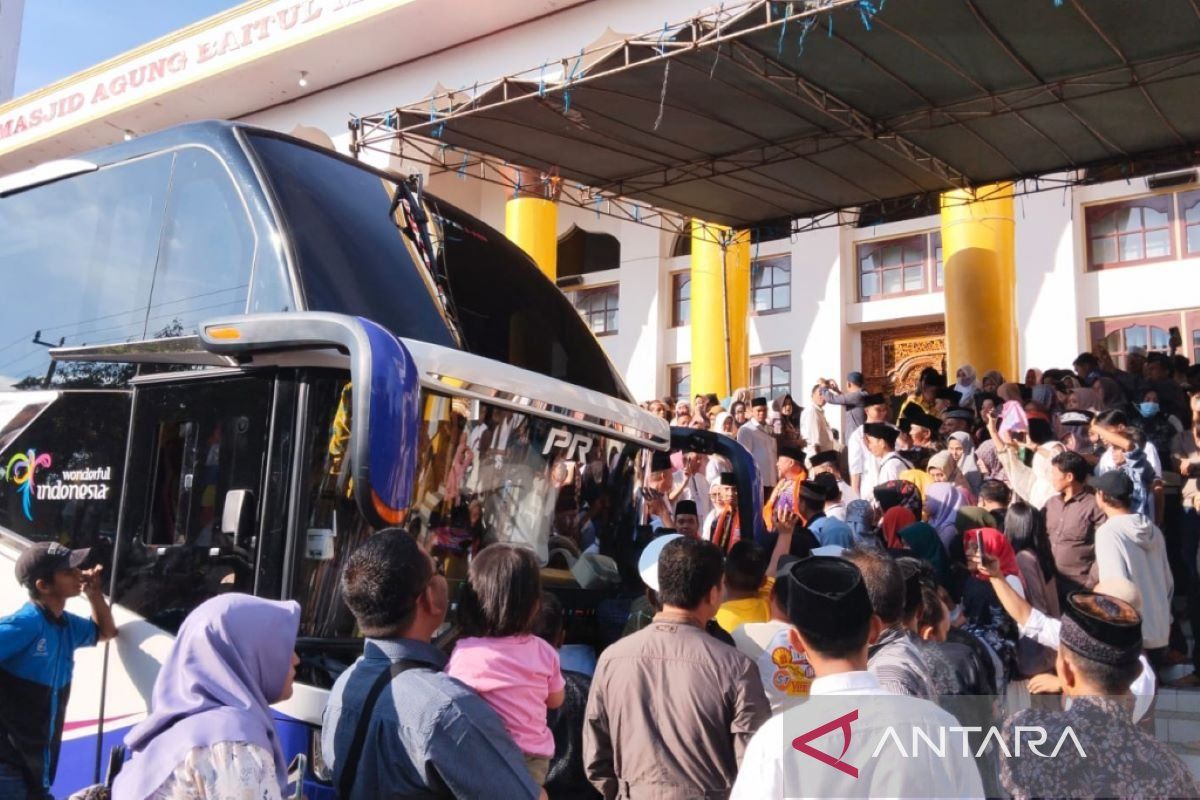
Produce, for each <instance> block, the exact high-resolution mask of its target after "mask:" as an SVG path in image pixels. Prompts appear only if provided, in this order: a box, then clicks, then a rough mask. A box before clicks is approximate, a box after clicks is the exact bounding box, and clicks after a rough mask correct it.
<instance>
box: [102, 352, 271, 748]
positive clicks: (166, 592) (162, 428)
mask: <svg viewBox="0 0 1200 800" xmlns="http://www.w3.org/2000/svg"><path fill="white" fill-rule="evenodd" d="M276 383H277V381H276V379H275V378H274V377H273V376H272V377H261V376H258V375H253V376H249V375H244V374H242V375H233V376H229V377H215V378H199V377H198V378H191V379H184V380H180V381H175V382H171V383H148V384H147V383H143V384H140V385H138V386H136V387H135V389H134V398H133V415H132V425H131V430H130V441H129V450H128V455H127V461H126V469H125V476H126V480H125V493H124V497H123V499H122V507H121V519H120V524H119V529H118V531H117V543H116V547H115V548H114V556H113V561H114V563H113V565H112V572H113V580H112V584H111V586H112V601H113V604H114V606H115V607H116V610H117V613H118V614H119V615H120V617H119V619H118V622H119V623H120V624H121V635H120V636H119V637H118V638H117V639H116V640H115V642H114V644H115V647H114V648H113V652H112V654H111V655H110V657H109V659H108V661H107V664H106V666H105V674H104V685H105V692H104V698H103V700H102V701H101V702H102V709H101V713H100V720H102V721H103V723H104V727H105V730H104V731H103V734H102V741H101V754H102V755H104V756H105V757H107V754H108V753H109V752H110V750H111V748H112V747H113V746H115V745H117V744H119V742H120V738H121V736H123V735H124V734H125V733H127V732H128V726H129V725H131V724H133V723H135V722H136V721H137V720H138V719H139V718H140V716H141V715H142V714H143V713H144V712H145V711H146V710H148V708H149V702H150V695H151V691H152V689H153V686H154V680H155V677H156V676H157V674H158V669H159V666H160V664H161V662H162V660H163V659H164V658H165V657H166V654H167V652H168V651H169V649H170V646H171V639H172V635H173V634H175V633H176V632H177V631H178V629H179V626H180V624H181V623H182V622H183V619H184V617H186V616H187V614H188V612H190V611H191V610H192V609H193V608H195V607H196V606H197V605H199V604H200V603H201V602H203V601H204V600H207V599H209V598H211V597H214V596H216V595H218V594H223V593H226V592H245V593H253V592H254V591H255V588H256V584H257V583H258V582H259V581H258V576H259V570H260V569H262V568H263V567H262V565H261V561H260V559H261V558H262V557H263V555H264V552H265V551H270V550H271V549H272V547H273V545H264V538H265V537H264V536H263V535H261V533H260V532H261V531H263V530H274V528H275V525H276V521H275V520H271V521H270V524H269V525H264V516H263V512H262V509H263V508H264V503H263V500H264V496H263V495H264V489H265V488H266V487H267V486H271V487H272V490H271V493H272V495H276V494H278V490H277V488H276V481H274V480H270V479H269V473H268V458H269V450H270V449H271V448H270V446H269V439H270V434H271V431H272V424H271V421H272V407H273V405H274V398H275V396H276V394H277V387H276ZM279 499H281V498H267V502H268V503H269V504H270V505H271V506H272V507H273V508H274V507H275V506H276V500H279ZM272 516H274V514H273V513H272ZM272 538H273V537H272ZM275 566H276V568H277V566H278V561H275ZM275 583H276V585H277V583H278V581H277V580H276V581H275ZM129 612H132V613H133V614H135V615H137V617H132V618H131V615H130V614H129Z"/></svg>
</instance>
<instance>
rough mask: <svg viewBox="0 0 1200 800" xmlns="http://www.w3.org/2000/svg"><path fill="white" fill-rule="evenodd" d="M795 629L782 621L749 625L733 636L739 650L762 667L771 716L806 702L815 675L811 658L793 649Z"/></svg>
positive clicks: (764, 688)
mask: <svg viewBox="0 0 1200 800" xmlns="http://www.w3.org/2000/svg"><path fill="white" fill-rule="evenodd" d="M791 629H792V626H791V625H789V624H787V623H786V622H781V621H779V620H774V619H773V620H771V621H769V622H747V623H746V624H745V625H739V626H738V627H737V628H736V629H734V631H733V632H732V633H731V634H730V635H731V636H732V637H733V643H734V645H735V646H736V647H737V649H738V651H739V652H741V653H743V654H745V655H746V656H747V657H748V658H750V659H751V660H752V661H754V663H755V664H756V665H758V675H759V679H760V680H761V681H762V687H763V691H764V692H766V695H767V700H769V701H771V713H772V714H778V713H779V712H780V711H783V710H785V709H788V708H791V707H792V706H794V705H797V704H799V703H803V702H804V700H805V698H806V697H808V690H809V687H810V686H811V685H812V681H813V678H814V677H815V674H814V673H813V668H812V665H811V664H809V663H808V657H807V656H805V655H804V654H803V653H801V652H800V651H798V650H796V649H795V648H794V647H792V643H791V641H790V639H789V638H788V631H790V630H791Z"/></svg>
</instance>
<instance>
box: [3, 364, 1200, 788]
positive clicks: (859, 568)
mask: <svg viewBox="0 0 1200 800" xmlns="http://www.w3.org/2000/svg"><path fill="white" fill-rule="evenodd" d="M809 398H810V402H809V405H807V406H805V407H803V408H801V407H799V406H798V405H797V404H796V402H795V401H794V399H793V398H792V397H791V396H786V395H785V396H784V397H782V398H778V399H777V400H776V401H775V402H774V403H768V401H767V400H766V399H765V398H759V397H752V396H750V394H749V393H748V392H745V391H739V392H736V393H735V394H734V396H733V397H731V398H728V399H726V400H725V402H724V403H722V402H721V401H720V399H719V398H712V397H708V396H697V397H696V398H694V400H693V401H692V402H686V401H681V402H679V403H669V402H666V401H655V402H653V403H650V404H648V408H649V409H650V410H651V411H652V412H654V413H658V414H661V415H662V416H663V417H664V418H666V419H669V420H670V421H671V422H672V423H673V424H675V425H685V426H692V427H702V428H705V429H710V430H712V431H714V432H716V433H717V434H720V435H725V436H730V437H733V438H735V439H736V440H737V442H738V443H739V444H741V445H742V447H744V448H745V450H746V451H747V452H748V453H749V455H750V456H751V457H752V458H753V460H754V462H755V464H756V467H757V469H758V473H759V476H760V477H761V479H762V483H763V485H764V494H763V498H762V503H761V507H762V513H763V520H762V522H763V527H764V528H765V529H766V531H767V533H766V534H765V535H762V536H755V537H750V536H746V537H743V531H744V530H750V529H751V528H750V526H743V525H741V521H740V520H739V519H738V514H739V508H740V505H739V504H738V503H737V502H736V501H737V497H736V486H737V483H738V482H737V480H736V476H735V475H733V474H732V472H731V471H730V470H731V467H730V465H729V464H727V463H722V461H721V459H720V458H719V457H717V456H706V455H704V454H701V453H698V452H680V453H671V454H667V453H657V454H654V455H653V457H650V458H648V459H647V463H646V465H645V490H644V492H643V495H642V496H641V497H640V498H639V499H638V500H637V502H641V503H643V504H644V505H645V515H644V520H645V523H646V524H645V526H643V527H644V529H645V532H646V533H647V534H648V536H649V538H648V541H647V542H646V543H645V546H644V547H643V548H642V549H641V550H640V554H639V555H638V557H637V565H636V566H637V570H636V572H637V576H636V579H637V580H639V581H640V584H641V585H640V587H639V590H640V594H639V596H637V597H636V598H632V602H631V603H630V602H628V600H629V599H631V598H626V600H627V602H626V605H625V606H624V608H625V609H627V613H624V614H623V616H622V619H623V621H624V630H623V631H622V635H621V636H620V637H619V638H616V639H615V641H611V642H605V643H604V644H603V646H601V647H589V646H581V645H580V644H578V643H577V642H576V641H575V640H574V639H573V637H572V635H571V631H570V627H571V620H569V619H567V618H566V616H565V615H564V613H563V607H562V604H561V602H560V600H559V598H558V597H557V596H556V595H555V594H553V593H551V592H548V591H546V589H547V588H548V586H545V585H543V580H544V577H543V576H544V569H543V565H541V564H540V563H539V561H538V559H537V557H536V556H535V554H534V552H533V551H532V550H530V549H529V548H527V547H523V546H520V545H517V544H512V543H506V542H497V543H494V544H489V545H487V546H486V547H483V548H482V549H481V550H479V552H478V553H476V554H475V555H474V556H473V557H472V558H471V559H470V563H469V567H468V574H467V577H466V581H465V584H464V585H463V587H462V590H461V591H460V592H459V593H458V594H457V597H456V598H453V602H452V592H451V588H450V585H449V583H448V582H447V580H446V578H445V576H444V574H443V573H442V566H443V565H442V563H441V561H440V560H439V559H437V558H435V557H433V556H431V555H430V553H428V552H426V551H425V550H424V549H422V547H421V546H420V545H419V543H418V540H417V539H416V538H415V537H414V536H412V535H411V534H410V533H409V532H406V531H404V530H401V529H388V530H384V531H380V532H378V533H375V534H374V535H372V536H370V537H369V538H368V539H367V540H366V541H365V542H364V543H363V544H362V545H360V546H359V547H358V548H357V549H356V550H354V552H353V553H352V554H351V555H350V556H349V558H348V560H347V561H346V563H345V564H344V566H343V568H342V571H341V574H340V584H339V585H340V596H341V600H342V601H343V602H344V603H345V604H346V606H347V607H348V609H349V610H350V612H351V613H352V614H353V616H354V619H355V621H356V625H357V630H358V631H359V632H360V633H361V634H362V636H363V637H364V646H363V654H362V656H361V657H360V658H359V659H358V660H357V661H356V662H355V663H354V664H353V665H351V666H350V667H349V668H348V669H346V670H345V671H344V672H342V673H341V675H340V677H338V678H337V680H336V683H334V685H333V687H332V689H331V691H330V696H329V699H328V703H327V705H326V707H325V709H324V714H323V725H322V728H321V739H320V743H319V747H318V748H317V749H318V752H319V755H320V758H319V761H320V772H321V774H322V775H323V776H324V777H325V778H327V779H328V780H329V781H330V782H331V783H332V785H333V786H334V787H335V790H336V792H337V795H338V796H339V797H346V798H352V797H353V798H374V797H384V796H386V797H470V798H475V797H483V796H495V797H504V798H521V797H528V798H540V797H548V798H558V797H562V798H588V797H602V798H605V800H610V799H612V798H639V797H655V798H664V799H665V800H672V799H673V798H680V800H682V799H683V798H688V799H689V800H690V799H691V798H699V797H703V798H726V797H734V798H762V797H826V796H837V797H854V796H861V797H869V796H880V795H882V796H895V797H904V796H910V797H945V796H953V797H982V796H985V795H986V796H1016V797H1027V796H1172V797H1174V796H1197V795H1200V785H1198V784H1197V782H1196V779H1195V778H1194V776H1193V775H1192V774H1191V773H1190V772H1189V771H1188V770H1187V768H1186V767H1185V766H1184V764H1183V763H1182V762H1181V761H1180V759H1179V758H1178V757H1177V756H1176V755H1175V754H1174V752H1172V751H1171V749H1170V748H1169V747H1168V746H1167V745H1166V744H1164V743H1162V742H1160V741H1158V740H1157V739H1156V738H1155V737H1154V735H1153V732H1154V731H1153V726H1152V721H1153V716H1154V698H1155V695H1156V692H1157V691H1158V688H1159V686H1161V685H1162V684H1163V683H1164V682H1167V681H1170V682H1172V683H1175V684H1178V685H1180V686H1190V685H1194V684H1196V683H1197V682H1198V681H1197V679H1196V678H1195V677H1194V673H1193V674H1191V675H1182V676H1181V673H1183V672H1185V670H1183V669H1180V667H1181V665H1186V663H1187V662H1189V661H1191V662H1193V663H1196V664H1197V665H1200V651H1198V650H1197V649H1196V648H1195V647H1194V646H1193V647H1191V648H1190V649H1189V641H1188V636H1187V635H1186V632H1187V631H1188V630H1189V629H1190V630H1192V631H1194V630H1196V627H1195V626H1196V625H1197V624H1200V581H1198V580H1197V548H1198V545H1200V486H1198V480H1200V373H1197V372H1196V371H1195V370H1194V369H1192V368H1186V367H1185V366H1183V365H1177V364H1176V363H1175V362H1174V361H1173V360H1172V359H1170V358H1168V357H1166V356H1163V355H1161V354H1150V355H1147V356H1144V357H1143V356H1141V355H1140V354H1137V353H1133V354H1130V356H1129V357H1128V362H1127V363H1126V364H1125V365H1124V369H1117V368H1116V366H1115V365H1114V364H1113V363H1112V361H1111V360H1110V359H1107V358H1106V357H1104V356H1103V354H1101V355H1100V356H1097V355H1093V354H1084V355H1081V356H1080V357H1079V358H1078V359H1077V360H1076V362H1075V364H1074V365H1073V369H1071V370H1062V369H1060V370H1048V371H1046V372H1045V373H1039V372H1037V371H1033V370H1031V371H1030V372H1029V374H1027V375H1026V376H1025V379H1024V381H1022V382H1021V383H1017V382H1011V381H1007V380H1005V378H1004V377H1003V376H1001V375H999V374H997V373H994V372H989V373H987V374H985V375H983V376H982V378H981V379H978V378H977V376H976V374H975V371H974V370H973V369H971V368H970V367H969V366H964V367H960V368H959V369H958V370H957V372H956V375H955V381H954V382H953V383H951V382H950V381H949V380H947V379H946V377H945V376H943V375H942V374H941V373H939V372H937V371H935V370H927V371H926V372H925V373H924V374H922V375H921V378H920V382H919V384H918V385H917V387H916V389H915V390H914V391H913V392H912V393H911V394H910V395H907V396H905V397H902V398H890V397H886V396H884V395H882V394H878V393H874V392H871V391H869V390H868V388H867V387H866V386H865V385H864V381H863V377H862V375H860V374H857V373H852V374H851V375H849V376H848V378H847V381H846V386H845V389H843V388H842V387H840V386H839V385H838V383H837V382H835V381H832V380H822V381H820V382H819V383H818V384H817V385H815V386H813V387H812V390H811V392H810V395H809ZM831 407H832V408H839V407H840V408H841V409H842V410H843V414H842V421H841V428H840V430H839V429H838V427H837V426H836V425H833V424H831V422H830V417H832V416H833V415H831V414H827V411H828V409H829V408H831ZM756 507H757V506H756ZM83 558H84V555H83V554H80V553H77V552H73V551H69V550H66V549H65V548H62V547H59V546H36V547H33V548H30V549H29V550H28V551H27V552H26V555H24V556H22V560H21V562H19V563H18V578H19V580H20V581H21V583H22V584H23V585H25V586H26V587H27V588H28V589H29V592H30V598H31V599H30V603H29V605H28V606H27V607H26V608H24V609H22V610H21V611H20V612H18V613H17V614H16V615H14V616H12V617H7V618H4V619H3V620H0V666H2V667H3V668H4V670H5V671H6V672H11V671H13V670H14V669H17V667H16V666H14V665H16V664H18V662H20V660H21V659H34V656H33V654H32V653H31V652H30V647H31V646H32V643H33V642H34V641H35V638H36V636H37V635H38V634H39V633H40V634H41V635H43V636H49V637H50V639H49V640H50V641H54V642H58V645H57V649H56V650H55V652H54V654H52V659H53V661H52V662H49V661H47V662H45V663H47V664H48V663H53V664H54V669H56V670H59V672H58V673H56V678H55V681H57V683H54V681H52V682H51V683H52V684H53V686H52V688H54V687H58V688H61V687H63V686H66V687H67V688H68V689H69V683H70V659H71V653H72V651H73V649H74V648H76V647H79V646H86V645H89V644H93V643H95V642H96V641H98V640H101V639H104V638H111V636H114V635H116V633H117V631H116V628H115V626H114V625H113V623H112V617H111V613H110V612H109V611H108V608H107V606H106V605H105V603H104V600H103V597H102V595H100V593H99V589H98V585H99V584H98V581H97V577H96V575H95V574H94V573H90V572H89V573H87V574H83V573H80V572H79V570H78V566H79V564H80V563H82V562H83ZM80 592H86V593H87V595H88V597H89V599H90V600H91V601H92V606H93V611H94V614H93V620H86V619H82V618H79V617H74V616H72V615H70V614H68V613H67V612H65V610H64V605H65V601H66V599H67V598H69V597H71V596H73V595H75V594H79V593H80ZM1182 597H1186V598H1187V602H1186V603H1180V602H1177V601H1178V600H1180V599H1181V598H1182ZM452 606H454V610H453V613H451V611H452ZM448 617H449V618H451V620H452V622H453V626H452V629H453V633H452V635H450V636H447V635H446V633H447V629H448V627H451V626H448V624H447V621H448ZM299 620H300V609H299V607H298V606H297V604H295V603H294V602H277V601H271V600H264V599H259V598H254V597H249V596H245V595H239V594H227V595H222V596H219V597H217V598H214V599H211V600H209V601H207V602H205V603H203V604H201V605H200V606H199V607H198V608H196V609H195V610H194V611H193V612H192V613H191V614H190V615H189V616H188V618H187V619H186V620H185V622H184V623H183V626H182V627H181V629H180V631H179V634H178V636H177V637H176V639H175V642H174V644H173V647H172V651H171V653H170V655H169V656H168V658H167V660H166V662H165V663H164V665H163V668H162V670H161V671H160V673H159V676H158V679H157V682H156V684H155V687H154V691H153V695H152V700H151V708H150V712H149V715H148V716H147V718H146V719H145V720H143V721H142V722H140V723H139V724H138V725H136V726H135V727H134V728H133V730H132V732H131V733H129V735H128V736H127V737H126V738H125V745H126V748H127V750H128V758H127V760H126V762H125V764H124V766H123V767H122V768H121V770H120V772H119V774H118V775H117V777H116V780H115V783H114V785H113V786H112V796H113V797H116V798H201V797H233V798H242V797H245V798H250V797H254V798H264V799H266V800H270V798H279V797H282V796H283V795H284V793H285V792H286V791H287V789H286V786H287V781H288V776H287V765H286V764H285V763H284V755H283V753H284V749H285V748H284V745H283V743H282V742H281V740H280V736H279V734H278V732H277V731H276V728H275V721H274V719H273V716H272V712H271V710H270V706H271V705H272V704H273V703H276V702H279V701H281V700H284V699H287V698H288V697H289V696H290V695H291V692H292V683H293V680H294V678H295V671H296V665H297V659H296V657H295V656H294V655H293V651H294V649H295V646H296V640H297V635H298V630H299V624H300V623H299ZM44 667H45V664H42V668H44ZM864 696H867V697H870V698H872V700H871V702H870V704H865V703H863V702H862V701H861V698H862V697H864ZM1197 697H1198V698H1200V693H1198V694H1197ZM60 699H61V698H60ZM8 709H9V705H8V701H7V700H6V701H5V710H4V711H0V719H2V720H3V722H4V724H5V725H6V726H8V728H9V729H15V728H17V727H19V726H18V725H17V723H15V722H14V721H13V719H12V716H13V714H12V713H10V712H9V710H8ZM44 718H45V715H44V714H43V715H42V716H41V717H40V719H43V721H44ZM55 724H57V725H58V728H57V731H55V730H54V725H55ZM39 725H41V727H40V728H38V730H31V731H30V734H29V740H28V741H27V742H25V744H24V746H23V747H16V746H15V745H14V743H13V742H11V741H9V742H3V741H0V799H2V800H7V798H10V797H14V798H16V797H21V798H24V797H27V796H29V797H44V796H45V794H46V791H47V790H48V787H49V782H45V781H43V778H45V777H46V776H50V777H52V776H53V769H54V765H53V761H54V759H56V758H57V748H58V744H57V741H58V739H59V738H60V737H61V718H59V719H57V720H53V719H52V720H51V721H50V722H49V723H45V724H43V723H39ZM25 727H26V728H28V727H29V724H28V722H26V724H25ZM1035 728H1036V729H1038V730H1041V731H1042V732H1043V734H1044V735H1045V737H1046V738H1047V739H1048V740H1049V741H1050V742H1051V743H1052V744H1053V743H1054V742H1059V741H1060V739H1061V738H1063V737H1064V736H1065V735H1066V733H1068V732H1069V733H1070V736H1071V737H1072V739H1073V741H1074V742H1075V743H1076V744H1077V746H1072V747H1067V748H1065V749H1064V748H1062V747H1059V748H1057V749H1056V750H1055V755H1054V757H1052V758H1033V757H1021V755H1020V752H1019V748H1018V753H1017V755H1016V756H1015V757H1014V756H1013V755H1012V754H1011V753H1010V752H1008V751H1007V750H1006V749H1005V748H1004V747H1003V746H1002V743H1003V742H1005V741H1009V742H1011V741H1012V740H1013V738H1012V737H1013V736H1014V733H1015V735H1016V736H1017V737H1018V739H1019V737H1020V732H1021V731H1022V730H1032V729H1035ZM918 730H919V731H920V732H922V734H923V735H927V736H932V737H933V740H936V739H937V733H936V731H938V730H940V731H942V732H943V735H944V732H945V731H947V730H949V731H952V733H951V736H952V738H953V737H958V738H961V739H962V740H963V745H962V746H961V747H959V746H958V745H957V744H956V743H952V744H951V746H950V747H948V748H947V747H945V746H943V747H942V748H941V750H940V751H939V750H937V749H936V748H934V749H933V750H924V751H920V752H914V753H912V754H905V753H903V749H902V748H901V750H900V751H899V752H896V751H894V750H887V749H886V748H884V747H883V746H882V745H880V746H879V747H878V749H874V748H875V745H876V743H877V742H880V741H882V739H881V737H882V736H884V734H885V732H889V733H891V734H892V735H895V736H896V737H897V741H901V742H908V741H910V739H911V740H912V741H914V742H915V741H916V737H915V733H914V735H913V736H910V735H909V734H910V732H915V731H918ZM993 730H994V731H995V732H996V735H995V736H994V737H993V736H989V735H988V732H989V731H993ZM956 741H957V740H956ZM5 747H7V748H9V750H11V752H9V750H5V749H4V748H5ZM839 752H840V754H841V755H840V756H839V755H838V753H839ZM38 791H41V794H38Z"/></svg>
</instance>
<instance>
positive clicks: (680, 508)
mask: <svg viewBox="0 0 1200 800" xmlns="http://www.w3.org/2000/svg"><path fill="white" fill-rule="evenodd" d="M705 485H707V481H705ZM675 530H677V531H678V532H679V533H681V534H683V535H684V536H686V537H688V538H689V539H698V538H700V514H699V512H698V510H697V508H696V503H695V501H693V500H680V501H679V502H678V503H676V504H675Z"/></svg>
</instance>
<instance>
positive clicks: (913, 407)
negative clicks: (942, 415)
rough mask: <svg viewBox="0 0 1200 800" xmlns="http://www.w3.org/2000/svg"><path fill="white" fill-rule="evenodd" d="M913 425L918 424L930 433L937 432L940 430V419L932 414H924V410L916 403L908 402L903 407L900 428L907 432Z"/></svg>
mask: <svg viewBox="0 0 1200 800" xmlns="http://www.w3.org/2000/svg"><path fill="white" fill-rule="evenodd" d="M913 425H920V426H921V427H922V428H926V429H928V430H929V432H930V433H935V434H936V433H937V432H938V431H939V430H941V427H942V421H941V420H940V419H938V418H937V417H935V416H933V415H932V414H926V413H925V410H924V409H923V408H921V407H920V406H919V405H917V404H916V403H909V404H908V405H907V406H905V407H904V416H903V417H902V418H901V420H900V429H901V430H903V431H904V432H906V433H907V432H908V430H909V428H911V427H912V426H913Z"/></svg>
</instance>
